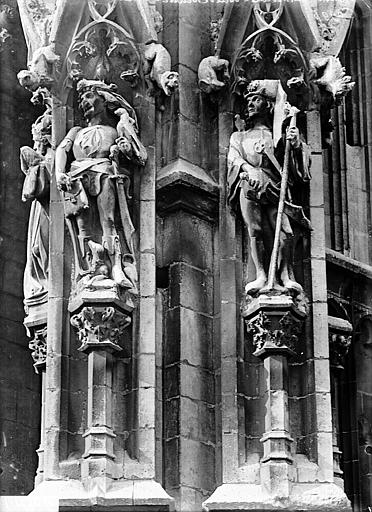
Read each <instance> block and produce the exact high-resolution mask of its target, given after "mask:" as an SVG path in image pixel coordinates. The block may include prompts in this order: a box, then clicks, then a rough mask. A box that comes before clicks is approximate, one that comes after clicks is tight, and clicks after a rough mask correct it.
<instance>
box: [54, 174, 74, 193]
mask: <svg viewBox="0 0 372 512" xmlns="http://www.w3.org/2000/svg"><path fill="white" fill-rule="evenodd" d="M57 188H58V190H62V191H63V192H66V191H67V192H68V191H69V190H71V188H72V184H71V178H70V176H69V175H68V174H66V173H65V172H59V173H58V174H57Z"/></svg>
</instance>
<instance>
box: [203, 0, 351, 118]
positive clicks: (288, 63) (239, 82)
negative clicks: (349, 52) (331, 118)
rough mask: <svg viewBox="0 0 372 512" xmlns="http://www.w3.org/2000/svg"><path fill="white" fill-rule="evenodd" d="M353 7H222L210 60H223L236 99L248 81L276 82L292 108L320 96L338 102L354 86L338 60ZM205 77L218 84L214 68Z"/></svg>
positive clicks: (322, 3)
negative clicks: (268, 80) (265, 79)
mask: <svg viewBox="0 0 372 512" xmlns="http://www.w3.org/2000/svg"><path fill="white" fill-rule="evenodd" d="M354 7H355V0H335V1H333V2H329V1H326V0H310V1H308V0H298V1H296V2H287V1H285V0H279V1H273V0H270V1H260V2H254V1H249V2H239V3H237V4H236V5H235V4H234V5H228V6H226V8H225V10H224V15H223V18H222V21H221V23H220V24H219V25H220V28H219V35H218V38H217V41H216V42H215V54H216V56H215V58H217V57H218V58H220V57H222V58H227V59H228V60H229V62H230V64H231V71H232V73H231V76H232V81H231V85H232V90H233V91H234V92H237V93H238V95H239V94H241V90H242V89H244V87H245V86H246V84H247V82H249V81H251V80H257V79H264V78H269V79H275V78H280V79H281V81H282V85H283V87H284V88H286V89H287V90H286V92H287V95H288V97H289V101H291V102H293V103H294V104H296V103H299V101H300V100H299V98H304V95H305V98H304V100H303V103H304V105H303V106H304V107H305V106H306V107H307V108H308V105H309V104H310V105H311V103H312V101H315V102H316V103H319V102H320V100H321V96H322V99H323V100H324V98H323V96H324V95H325V98H326V99H327V97H329V96H331V97H332V98H333V100H338V99H339V98H341V97H342V96H344V95H345V94H347V92H349V91H350V90H351V89H352V87H353V85H354V84H353V82H351V77H349V76H347V75H346V73H345V70H344V68H343V67H342V64H341V63H340V61H339V59H338V54H339V52H340V50H341V47H342V45H343V42H344V40H345V38H346V36H347V32H348V30H349V27H350V23H351V20H352V17H353V12H354ZM205 60H206V59H205ZM202 62H203V61H202ZM212 68H213V66H212ZM199 69H200V68H199ZM209 71H210V76H211V77H212V81H213V77H214V78H218V69H217V68H216V69H212V70H211V69H209ZM216 75H217V76H216ZM203 78H204V77H203ZM199 81H201V77H200V76H199ZM215 82H216V81H215ZM203 83H204V82H203ZM212 85H213V84H212ZM223 87H224V84H221V86H220V87H219V89H221V88H223ZM217 89H218V88H217ZM318 89H319V90H320V93H318V92H317V90H318ZM204 90H206V86H205V87H204ZM212 90H216V87H214V88H213V87H212ZM307 91H309V92H310V94H308V93H307ZM306 94H307V96H306ZM296 98H297V101H296ZM326 103H327V100H326Z"/></svg>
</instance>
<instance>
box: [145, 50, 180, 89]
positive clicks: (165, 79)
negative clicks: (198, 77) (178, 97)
mask: <svg viewBox="0 0 372 512" xmlns="http://www.w3.org/2000/svg"><path fill="white" fill-rule="evenodd" d="M144 57H145V64H144V73H145V79H146V81H147V84H148V86H149V89H150V91H151V90H152V88H153V87H152V84H156V85H157V86H158V87H159V89H161V90H162V91H163V92H164V94H165V95H166V96H171V95H172V94H173V93H174V92H175V91H176V90H177V89H178V73H176V72H175V71H171V57H170V55H169V52H168V50H167V49H166V48H164V46H163V45H162V44H159V43H156V42H154V41H151V42H149V43H148V44H147V45H146V47H145V50H144Z"/></svg>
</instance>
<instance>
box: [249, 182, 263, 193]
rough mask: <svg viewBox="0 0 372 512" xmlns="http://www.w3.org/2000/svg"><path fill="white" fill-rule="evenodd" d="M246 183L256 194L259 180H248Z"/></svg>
mask: <svg viewBox="0 0 372 512" xmlns="http://www.w3.org/2000/svg"><path fill="white" fill-rule="evenodd" d="M248 183H249V185H250V186H251V187H252V188H253V190H255V191H256V192H258V190H259V188H260V186H261V182H260V180H252V179H250V180H248Z"/></svg>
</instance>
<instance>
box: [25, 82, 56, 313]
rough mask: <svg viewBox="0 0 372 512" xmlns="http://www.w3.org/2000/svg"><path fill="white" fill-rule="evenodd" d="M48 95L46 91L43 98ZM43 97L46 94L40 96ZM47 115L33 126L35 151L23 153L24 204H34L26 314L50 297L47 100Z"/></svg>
mask: <svg viewBox="0 0 372 512" xmlns="http://www.w3.org/2000/svg"><path fill="white" fill-rule="evenodd" d="M46 93H47V91H44V96H45V94H46ZM40 94H41V95H42V96H43V93H40ZM43 102H44V104H45V106H46V107H47V108H46V111H45V112H44V114H43V115H42V116H40V117H38V119H37V120H36V121H35V123H34V124H33V125H32V136H33V140H34V147H33V148H30V147H29V146H23V147H21V150H20V158H21V169H22V172H24V174H25V175H26V179H25V181H24V184H23V190H22V201H28V200H33V202H32V205H31V210H30V217H29V225H28V237H27V260H26V267H25V272H24V299H25V306H26V311H27V310H28V308H29V307H30V306H32V305H38V304H42V303H44V302H46V299H47V293H48V262H49V257H48V252H49V215H48V213H49V182H50V168H51V126H52V116H51V110H50V104H49V102H48V99H46V98H45V97H44V99H43Z"/></svg>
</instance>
